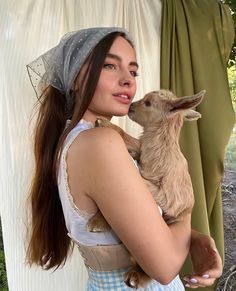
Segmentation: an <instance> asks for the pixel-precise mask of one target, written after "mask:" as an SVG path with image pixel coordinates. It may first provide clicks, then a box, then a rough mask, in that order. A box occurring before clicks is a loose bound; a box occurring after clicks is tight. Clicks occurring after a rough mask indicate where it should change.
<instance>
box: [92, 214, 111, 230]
mask: <svg viewBox="0 0 236 291" xmlns="http://www.w3.org/2000/svg"><path fill="white" fill-rule="evenodd" d="M87 229H88V231H90V232H106V231H110V230H111V227H110V225H109V224H108V223H107V221H106V219H105V218H104V216H103V215H102V213H101V211H99V210H98V212H97V213H96V214H95V215H94V216H93V217H91V218H90V219H89V221H88V223H87Z"/></svg>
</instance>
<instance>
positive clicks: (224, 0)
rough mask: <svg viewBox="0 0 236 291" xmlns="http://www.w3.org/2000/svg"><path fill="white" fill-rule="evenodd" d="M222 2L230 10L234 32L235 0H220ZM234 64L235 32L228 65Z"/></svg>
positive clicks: (235, 49) (235, 50) (235, 22)
mask: <svg viewBox="0 0 236 291" xmlns="http://www.w3.org/2000/svg"><path fill="white" fill-rule="evenodd" d="M220 2H221V3H223V4H228V5H229V7H230V10H231V14H232V18H233V21H234V30H235V32H236V1H235V0H220ZM235 64H236V33H235V38H234V44H233V46H232V50H231V53H230V56H229V63H228V65H229V67H231V66H233V65H235Z"/></svg>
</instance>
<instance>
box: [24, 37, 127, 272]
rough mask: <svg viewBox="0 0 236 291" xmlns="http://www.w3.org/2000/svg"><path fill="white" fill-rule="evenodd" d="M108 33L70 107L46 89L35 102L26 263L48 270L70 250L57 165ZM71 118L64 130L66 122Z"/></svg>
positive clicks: (85, 102) (91, 86)
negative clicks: (33, 156) (36, 108)
mask: <svg viewBox="0 0 236 291" xmlns="http://www.w3.org/2000/svg"><path fill="white" fill-rule="evenodd" d="M119 35H121V36H123V37H125V36H124V35H123V34H122V33H118V32H115V33H111V34H109V35H108V36H106V37H105V38H104V39H103V40H101V41H100V43H99V44H98V45H97V46H96V47H95V48H94V50H93V51H92V53H91V54H90V56H89V58H88V60H87V62H86V64H88V65H87V69H86V72H85V74H84V76H83V80H82V82H81V84H80V85H82V86H79V89H78V90H77V91H71V94H73V99H74V104H72V106H71V112H67V111H66V108H67V106H66V105H67V104H66V99H65V95H64V94H62V93H60V92H59V91H58V90H57V89H55V88H53V87H50V86H49V87H48V88H47V89H46V91H45V93H44V94H43V95H42V96H41V98H40V100H39V103H40V104H39V105H40V107H39V113H38V118H37V122H36V127H35V137H34V155H35V173H34V178H33V181H32V186H31V190H30V195H29V202H30V207H31V209H30V210H31V223H30V226H29V229H30V241H29V245H28V249H27V261H28V263H29V264H30V265H32V264H37V265H40V266H41V267H42V268H44V269H46V270H48V269H50V268H58V267H59V266H61V265H64V264H65V261H66V259H67V256H68V253H69V250H70V249H71V247H72V244H71V241H70V238H69V237H68V236H67V229H66V225H65V220H64V216H63V211H62V205H61V201H60V198H59V193H58V187H57V163H58V157H59V155H60V150H61V149H62V146H63V142H64V140H65V138H66V136H67V134H68V133H69V132H70V131H71V129H72V128H73V127H74V126H75V125H76V124H77V123H78V121H79V120H80V119H81V118H82V117H83V115H84V113H85V111H86V109H87V108H88V106H89V104H90V102H91V99H92V97H93V95H94V92H95V89H96V86H97V83H98V80H99V76H100V73H101V70H102V67H103V65H104V61H105V58H106V55H107V53H108V51H109V49H110V47H111V45H112V43H113V42H114V40H115V38H116V37H117V36H119ZM68 116H69V117H70V118H71V123H70V125H69V126H68V127H67V128H66V130H65V125H66V120H67V118H68Z"/></svg>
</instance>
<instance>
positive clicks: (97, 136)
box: [70, 127, 128, 156]
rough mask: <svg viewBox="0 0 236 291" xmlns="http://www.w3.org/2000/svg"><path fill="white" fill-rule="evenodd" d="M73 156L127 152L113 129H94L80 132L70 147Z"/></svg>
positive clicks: (120, 138)
mask: <svg viewBox="0 0 236 291" xmlns="http://www.w3.org/2000/svg"><path fill="white" fill-rule="evenodd" d="M70 151H71V152H74V153H75V154H76V153H77V154H83V155H87V154H88V155H89V156H90V155H91V154H95V153H96V154H99V153H100V154H105V155H106V154H107V155H109V152H110V151H118V152H120V151H126V152H127V153H128V151H127V149H126V146H125V144H124V141H123V139H122V137H121V136H120V135H119V133H118V132H117V131H115V130H114V129H113V128H108V127H95V128H91V129H89V130H85V131H83V132H81V133H80V134H79V135H78V137H77V138H76V139H75V140H74V142H73V143H72V145H71V149H70Z"/></svg>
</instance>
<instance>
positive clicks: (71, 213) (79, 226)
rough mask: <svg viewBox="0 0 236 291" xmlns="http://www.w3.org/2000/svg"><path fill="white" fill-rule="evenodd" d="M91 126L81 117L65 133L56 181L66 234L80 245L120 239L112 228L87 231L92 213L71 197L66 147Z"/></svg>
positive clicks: (91, 125)
mask: <svg viewBox="0 0 236 291" xmlns="http://www.w3.org/2000/svg"><path fill="white" fill-rule="evenodd" d="M92 127H93V124H92V123H90V122H87V121H85V120H83V119H82V120H80V121H79V123H78V124H77V125H76V126H75V127H74V128H73V129H72V130H71V132H70V133H69V134H68V135H67V137H66V140H65V142H64V145H63V148H62V152H61V158H60V161H59V168H58V177H57V182H58V189H59V196H60V200H61V203H62V209H63V213H64V217H65V222H66V227H67V230H68V235H69V236H70V237H71V238H72V239H73V240H75V241H78V242H79V243H81V244H82V245H87V246H94V245H114V244H119V243H120V242H121V241H120V240H119V238H118V237H117V236H116V234H115V233H114V232H113V231H112V230H111V231H108V232H100V233H95V232H89V231H87V229H86V226H87V222H88V220H89V219H90V218H91V217H92V216H93V215H94V214H88V213H86V212H85V211H82V210H80V209H79V208H78V207H77V206H76V205H75V204H74V202H73V197H72V195H71V193H70V190H69V185H68V174H67V164H66V156H67V152H68V149H69V147H70V146H71V144H72V142H73V141H74V140H75V138H76V137H77V136H78V134H79V133H80V132H82V131H84V130H87V129H90V128H92Z"/></svg>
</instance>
